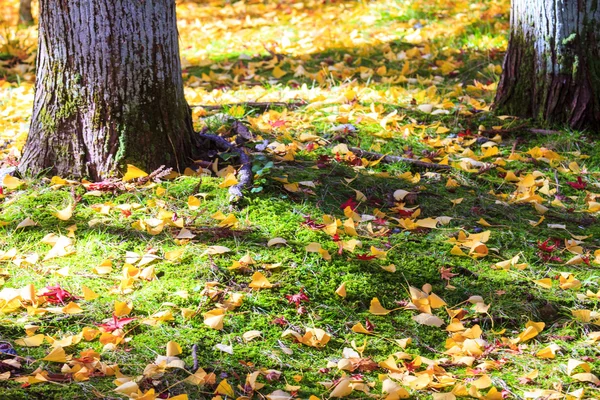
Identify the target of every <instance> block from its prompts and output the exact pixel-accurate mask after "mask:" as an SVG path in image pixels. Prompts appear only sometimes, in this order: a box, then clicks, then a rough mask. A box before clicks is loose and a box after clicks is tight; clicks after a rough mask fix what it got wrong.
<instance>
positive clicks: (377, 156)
mask: <svg viewBox="0 0 600 400" xmlns="http://www.w3.org/2000/svg"><path fill="white" fill-rule="evenodd" d="M348 150H350V151H351V152H353V153H354V154H355V155H356V156H358V157H360V158H366V159H367V160H381V161H382V162H384V163H396V162H403V163H406V164H412V165H414V166H416V167H420V168H432V169H450V166H449V165H442V164H435V163H429V162H425V161H420V160H415V159H413V158H406V157H400V156H390V155H385V154H381V153H375V152H372V151H366V150H362V149H359V148H358V147H349V148H348Z"/></svg>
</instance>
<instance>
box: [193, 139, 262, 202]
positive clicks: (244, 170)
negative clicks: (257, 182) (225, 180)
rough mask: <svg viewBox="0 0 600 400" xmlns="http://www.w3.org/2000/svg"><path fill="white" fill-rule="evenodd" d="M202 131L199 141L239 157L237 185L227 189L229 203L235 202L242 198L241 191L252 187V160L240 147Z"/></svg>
mask: <svg viewBox="0 0 600 400" xmlns="http://www.w3.org/2000/svg"><path fill="white" fill-rule="evenodd" d="M205 132H207V130H204V131H202V132H200V133H199V135H200V138H201V139H205V140H208V141H210V142H212V143H214V144H215V145H216V147H217V148H219V149H220V150H222V151H231V152H233V153H235V154H237V155H238V156H239V157H240V162H241V164H242V166H241V168H240V169H239V171H238V183H237V184H236V185H233V186H230V187H229V201H230V202H237V201H239V200H240V199H242V198H243V197H244V194H243V193H242V191H243V190H245V189H249V188H250V187H251V186H252V176H253V174H252V160H251V159H250V157H249V156H248V154H246V153H245V152H244V150H243V149H241V148H240V147H238V146H236V145H233V144H231V143H229V142H228V141H227V140H226V139H223V138H222V137H221V136H217V135H212V134H208V133H205Z"/></svg>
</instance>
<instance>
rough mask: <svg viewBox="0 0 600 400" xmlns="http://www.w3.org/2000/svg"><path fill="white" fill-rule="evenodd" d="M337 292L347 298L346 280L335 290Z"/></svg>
mask: <svg viewBox="0 0 600 400" xmlns="http://www.w3.org/2000/svg"><path fill="white" fill-rule="evenodd" d="M335 294H337V295H338V296H340V297H342V298H345V297H346V282H343V283H342V284H341V285H340V286H339V287H338V288H337V289H336V291H335Z"/></svg>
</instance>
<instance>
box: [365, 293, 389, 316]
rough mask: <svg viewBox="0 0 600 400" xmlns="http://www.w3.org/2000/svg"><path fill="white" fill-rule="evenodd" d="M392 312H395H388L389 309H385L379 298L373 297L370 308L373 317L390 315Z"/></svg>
mask: <svg viewBox="0 0 600 400" xmlns="http://www.w3.org/2000/svg"><path fill="white" fill-rule="evenodd" d="M392 311H394V310H388V309H387V308H385V307H383V306H382V305H381V303H380V302H379V299H378V298H377V297H373V300H371V306H370V307H369V312H370V313H371V314H373V315H388V314H389V313H391V312H392Z"/></svg>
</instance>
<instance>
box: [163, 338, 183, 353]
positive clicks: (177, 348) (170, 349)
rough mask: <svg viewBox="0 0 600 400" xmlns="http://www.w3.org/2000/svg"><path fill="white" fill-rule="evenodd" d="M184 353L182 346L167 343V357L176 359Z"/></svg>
mask: <svg viewBox="0 0 600 400" xmlns="http://www.w3.org/2000/svg"><path fill="white" fill-rule="evenodd" d="M181 353H182V350H181V346H180V345H179V343H177V342H173V341H169V342H167V357H175V356H177V355H179V354H181Z"/></svg>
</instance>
